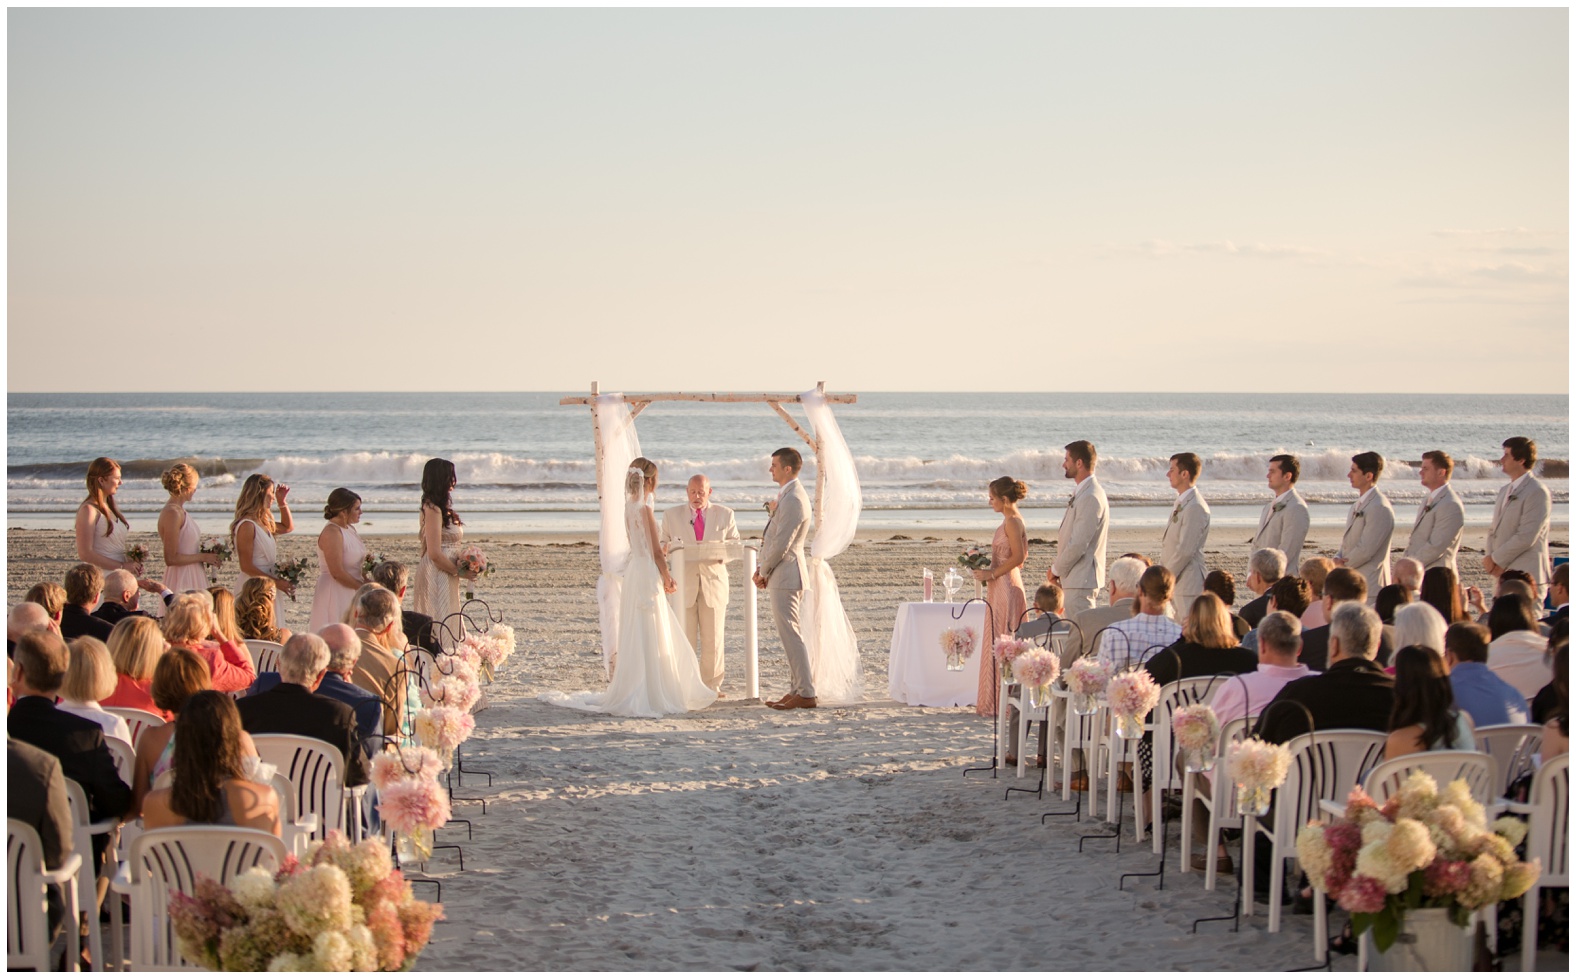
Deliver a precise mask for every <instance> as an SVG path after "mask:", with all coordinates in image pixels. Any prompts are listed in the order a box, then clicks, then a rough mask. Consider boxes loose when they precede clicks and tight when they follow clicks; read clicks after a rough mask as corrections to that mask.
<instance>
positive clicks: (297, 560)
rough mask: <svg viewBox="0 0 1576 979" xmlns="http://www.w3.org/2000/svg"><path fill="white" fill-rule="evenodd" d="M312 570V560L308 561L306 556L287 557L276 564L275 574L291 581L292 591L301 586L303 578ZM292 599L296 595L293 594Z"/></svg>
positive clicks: (292, 599) (293, 599)
mask: <svg viewBox="0 0 1576 979" xmlns="http://www.w3.org/2000/svg"><path fill="white" fill-rule="evenodd" d="M311 570H312V562H310V561H308V560H307V559H306V558H304V557H287V558H285V559H284V560H282V561H280V562H279V563H278V564H275V565H274V574H276V575H278V576H279V577H281V578H283V579H284V580H286V581H288V582H290V589H291V590H292V591H294V590H295V589H297V588H300V587H301V580H302V579H303V578H305V577H306V575H307V572H308V571H311ZM290 600H291V601H292V602H293V601H295V596H294V595H291V596H290Z"/></svg>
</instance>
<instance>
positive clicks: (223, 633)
mask: <svg viewBox="0 0 1576 979" xmlns="http://www.w3.org/2000/svg"><path fill="white" fill-rule="evenodd" d="M208 594H209V595H210V596H212V597H213V621H214V630H213V631H214V634H215V635H216V636H217V637H218V638H219V641H220V642H224V641H229V642H232V643H234V644H235V645H237V646H240V647H242V648H244V647H245V646H246V637H245V636H243V635H241V627H240V625H239V624H238V623H237V622H236V620H235V594H234V593H233V592H231V591H230V589H228V588H226V587H224V586H223V585H214V586H213V587H212V588H209V589H208Z"/></svg>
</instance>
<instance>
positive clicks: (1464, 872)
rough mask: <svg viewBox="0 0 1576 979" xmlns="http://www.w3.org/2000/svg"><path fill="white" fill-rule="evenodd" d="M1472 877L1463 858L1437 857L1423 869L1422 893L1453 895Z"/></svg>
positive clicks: (1434, 895)
mask: <svg viewBox="0 0 1576 979" xmlns="http://www.w3.org/2000/svg"><path fill="white" fill-rule="evenodd" d="M1471 877H1472V874H1471V871H1470V870H1469V869H1468V868H1467V862H1466V861H1465V860H1446V859H1444V858H1443V857H1440V858H1437V859H1435V860H1434V862H1433V863H1431V864H1429V865H1428V867H1427V868H1426V869H1425V870H1424V871H1423V893H1424V894H1426V895H1427V896H1429V897H1453V896H1455V895H1456V894H1459V893H1461V891H1462V890H1463V889H1464V888H1465V887H1466V886H1467V881H1468V880H1470V879H1471Z"/></svg>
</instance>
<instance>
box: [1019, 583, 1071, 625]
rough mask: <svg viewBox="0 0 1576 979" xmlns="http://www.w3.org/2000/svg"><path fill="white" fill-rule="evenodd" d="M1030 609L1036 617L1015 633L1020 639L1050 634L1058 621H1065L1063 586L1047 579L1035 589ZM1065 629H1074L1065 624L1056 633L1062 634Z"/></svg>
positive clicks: (1027, 621)
mask: <svg viewBox="0 0 1576 979" xmlns="http://www.w3.org/2000/svg"><path fill="white" fill-rule="evenodd" d="M1030 611H1032V612H1033V613H1034V617H1033V618H1030V619H1028V620H1026V621H1025V622H1024V623H1023V624H1022V625H1020V626H1018V628H1017V631H1016V632H1014V633H1013V635H1014V636H1015V637H1016V638H1018V639H1038V638H1039V637H1041V636H1044V635H1049V634H1050V633H1051V630H1052V627H1054V626H1055V625H1056V623H1058V622H1061V621H1064V620H1063V618H1062V614H1063V612H1064V611H1065V609H1064V608H1063V607H1062V587H1061V586H1060V585H1058V584H1054V583H1053V582H1049V581H1047V582H1046V583H1045V584H1043V585H1041V586H1040V587H1039V588H1036V589H1035V590H1034V604H1033V605H1032V606H1031V607H1030ZM1064 631H1066V632H1072V631H1073V630H1072V629H1070V628H1068V627H1066V626H1063V627H1062V628H1061V629H1057V630H1056V634H1057V635H1058V636H1060V635H1062V634H1063V632H1064Z"/></svg>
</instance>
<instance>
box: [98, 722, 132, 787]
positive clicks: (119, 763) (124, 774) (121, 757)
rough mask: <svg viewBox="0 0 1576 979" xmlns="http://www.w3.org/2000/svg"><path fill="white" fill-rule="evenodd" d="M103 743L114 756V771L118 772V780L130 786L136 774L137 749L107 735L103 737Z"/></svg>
mask: <svg viewBox="0 0 1576 979" xmlns="http://www.w3.org/2000/svg"><path fill="white" fill-rule="evenodd" d="M104 743H105V744H106V745H108V746H109V753H110V754H112V755H114V756H115V769H116V771H118V772H120V780H121V781H122V782H125V783H126V784H127V785H130V784H131V782H132V778H133V776H135V775H136V772H137V749H135V748H133V747H132V746H131V744H130V743H128V742H126V741H122V740H121V739H119V738H115V737H111V736H109V735H107V734H106V735H104Z"/></svg>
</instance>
